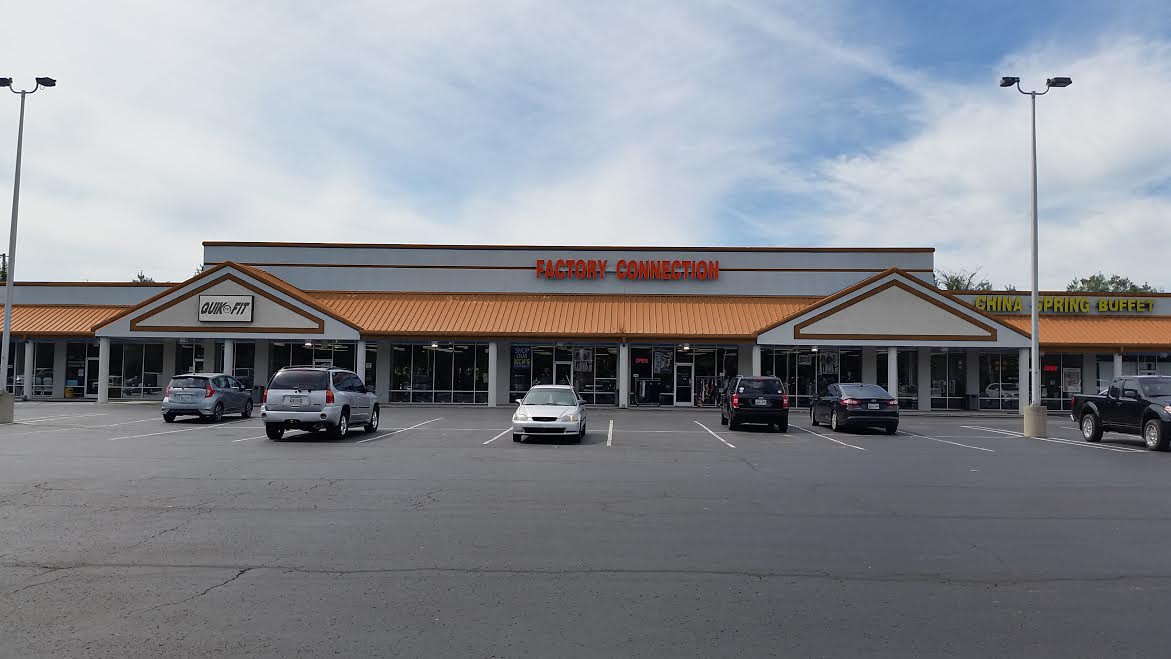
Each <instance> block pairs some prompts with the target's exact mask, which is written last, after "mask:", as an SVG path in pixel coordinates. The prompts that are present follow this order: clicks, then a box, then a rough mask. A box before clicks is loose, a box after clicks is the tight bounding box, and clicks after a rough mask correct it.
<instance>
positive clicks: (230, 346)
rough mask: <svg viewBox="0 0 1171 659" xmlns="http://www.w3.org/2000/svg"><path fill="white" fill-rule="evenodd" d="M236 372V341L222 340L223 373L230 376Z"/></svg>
mask: <svg viewBox="0 0 1171 659" xmlns="http://www.w3.org/2000/svg"><path fill="white" fill-rule="evenodd" d="M234 370H236V341H235V339H224V373H227V374H228V375H231V374H232V371H234Z"/></svg>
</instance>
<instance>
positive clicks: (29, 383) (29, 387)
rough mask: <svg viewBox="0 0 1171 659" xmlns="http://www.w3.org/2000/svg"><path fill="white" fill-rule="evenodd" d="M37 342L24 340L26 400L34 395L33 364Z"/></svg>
mask: <svg viewBox="0 0 1171 659" xmlns="http://www.w3.org/2000/svg"><path fill="white" fill-rule="evenodd" d="M35 351H36V344H35V343H33V342H32V341H29V340H28V339H25V341H24V400H28V399H30V398H32V397H33V364H34V363H35V359H36V357H35Z"/></svg>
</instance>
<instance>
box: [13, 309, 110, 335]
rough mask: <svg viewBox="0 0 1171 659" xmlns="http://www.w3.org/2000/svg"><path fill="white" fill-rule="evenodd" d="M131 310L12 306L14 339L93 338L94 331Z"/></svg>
mask: <svg viewBox="0 0 1171 659" xmlns="http://www.w3.org/2000/svg"><path fill="white" fill-rule="evenodd" d="M129 308H130V307H127V306H107V305H96V304H94V305H90V304H14V305H13V306H12V335H13V336H42V337H50V336H93V335H94V332H93V327H94V325H98V324H100V323H103V322H105V321H106V320H107V319H109V318H113V317H114V316H116V315H118V314H120V313H122V312H123V311H125V310H126V309H129Z"/></svg>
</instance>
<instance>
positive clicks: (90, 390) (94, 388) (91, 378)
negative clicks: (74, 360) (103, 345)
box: [85, 357, 98, 398]
mask: <svg viewBox="0 0 1171 659" xmlns="http://www.w3.org/2000/svg"><path fill="white" fill-rule="evenodd" d="M85 395H86V396H87V397H90V398H97V395H98V358H97V357H89V358H87V359H86V360H85Z"/></svg>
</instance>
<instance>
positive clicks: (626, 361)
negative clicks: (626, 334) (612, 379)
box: [618, 343, 630, 407]
mask: <svg viewBox="0 0 1171 659" xmlns="http://www.w3.org/2000/svg"><path fill="white" fill-rule="evenodd" d="M618 407H630V344H628V343H619V344H618Z"/></svg>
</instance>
